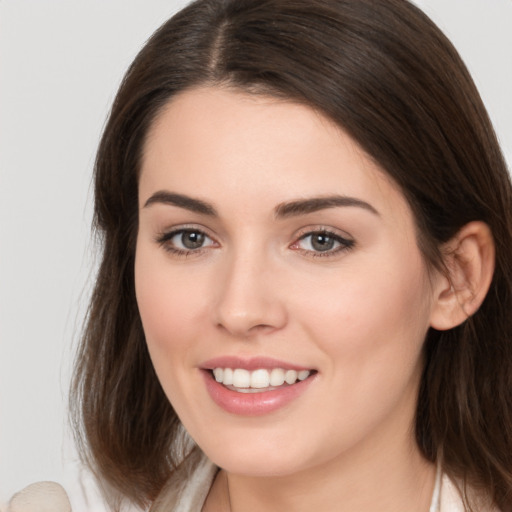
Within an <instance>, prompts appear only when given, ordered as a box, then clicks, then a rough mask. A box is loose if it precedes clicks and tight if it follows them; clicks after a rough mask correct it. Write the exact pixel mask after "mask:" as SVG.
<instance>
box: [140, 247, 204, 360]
mask: <svg viewBox="0 0 512 512" xmlns="http://www.w3.org/2000/svg"><path fill="white" fill-rule="evenodd" d="M198 282H200V281H199V280H194V279H191V278H190V277H188V276H187V275H186V273H185V272H180V271H179V269H178V270H177V269H176V268H172V267H171V266H170V265H169V263H168V261H167V258H166V255H165V254H159V252H157V251H154V249H153V250H151V248H147V247H145V246H144V245H143V244H139V245H138V247H137V253H136V258H135V292H136V297H137V304H138V308H139V313H140V316H141V320H142V325H143V328H144V333H145V336H146V341H147V344H148V348H149V350H150V353H151V355H152V357H153V360H154V362H156V363H158V360H159V359H156V358H155V357H154V356H155V355H166V356H167V357H168V356H173V357H174V356H175V355H179V353H180V348H183V347H182V345H183V346H185V342H184V340H187V339H188V338H189V336H188V332H189V331H190V330H191V328H192V326H194V325H197V318H198V316H199V315H200V314H201V313H200V310H201V308H202V305H201V304H200V300H201V297H203V296H204V294H203V293H201V290H198V289H197V283H198ZM155 366H157V364H155Z"/></svg>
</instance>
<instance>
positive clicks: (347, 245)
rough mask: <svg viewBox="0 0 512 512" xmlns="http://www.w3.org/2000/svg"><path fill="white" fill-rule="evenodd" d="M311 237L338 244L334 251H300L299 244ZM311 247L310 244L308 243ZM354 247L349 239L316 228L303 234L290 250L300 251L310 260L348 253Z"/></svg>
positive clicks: (353, 242)
mask: <svg viewBox="0 0 512 512" xmlns="http://www.w3.org/2000/svg"><path fill="white" fill-rule="evenodd" d="M313 236H322V237H325V238H328V239H330V240H332V241H333V243H335V244H338V246H337V247H335V248H334V249H327V250H325V251H315V250H310V249H302V248H301V247H299V243H300V242H302V241H303V240H306V239H307V238H310V237H313ZM310 245H311V242H310ZM354 247H355V241H354V240H351V239H349V238H345V237H343V236H341V235H339V234H338V233H334V232H333V231H331V230H329V229H326V228H317V229H313V230H309V231H307V232H306V233H303V234H302V235H301V236H300V237H299V238H298V239H297V241H296V242H294V243H293V244H292V245H291V246H290V248H291V249H294V250H296V251H300V252H302V253H304V254H305V255H307V256H310V257H312V258H329V257H334V256H337V255H339V254H340V253H342V252H345V251H349V250H351V249H353V248H354Z"/></svg>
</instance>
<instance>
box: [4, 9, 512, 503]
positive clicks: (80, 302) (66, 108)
mask: <svg viewBox="0 0 512 512" xmlns="http://www.w3.org/2000/svg"><path fill="white" fill-rule="evenodd" d="M185 3H186V0H167V1H166V0H108V1H106V0H82V1H78V0H0V504H1V503H2V500H3V501H5V500H6V499H7V497H8V496H10V495H11V494H12V493H14V492H15V491H16V490H19V489H20V488H22V487H24V486H25V485H27V484H28V483H30V482H33V481H36V480H56V481H59V482H60V483H62V484H64V485H65V486H66V487H67V489H68V491H69V492H70V494H71V496H72V500H73V502H74V507H75V510H76V511H79V510H87V509H88V510H99V509H98V508H97V507H98V506H97V505H96V504H94V497H93V498H92V500H93V501H91V502H90V504H89V505H86V504H85V503H86V502H85V500H84V498H83V492H82V487H81V484H80V481H81V479H80V478H79V476H80V475H79V470H78V465H77V463H76V456H75V454H74V451H73V447H72V441H71V438H70V435H69V430H68V427H67V424H66V395H67V386H68V382H69V379H70V374H71V359H72V353H73V350H74V346H75V343H76V339H77V333H78V332H79V329H80V323H81V320H82V318H83V316H84V312H85V307H86V303H87V297H88V293H89V289H90V283H91V268H93V266H94V244H93V243H92V242H91V241H90V233H89V225H90V218H91V190H90V177H91V169H92V165H93V159H94V154H95V148H96V145H97V143H98V139H99V136H100V133H101V130H102V126H103V123H104V120H105V117H106V114H107V112H108V109H109V106H110V103H111V101H112V99H113V96H114V94H115V91H116V88H117V86H118V84H119V82H120V79H121V77H122V75H123V72H124V70H125V69H126V67H127V66H128V64H129V63H130V62H131V60H132V59H133V57H134V56H135V54H136V52H137V51H138V49H139V48H140V47H141V45H142V44H143V42H144V41H145V40H146V39H147V38H148V37H149V35H150V34H151V33H152V32H153V31H154V30H155V29H156V28H157V27H158V26H159V25H160V24H161V23H162V22H163V21H164V20H165V19H167V18H168V17H169V16H170V15H171V14H172V13H173V12H175V11H176V10H177V9H178V8H179V7H181V6H182V5H184V4H185ZM417 3H418V5H420V7H422V8H424V10H425V11H426V12H427V13H428V14H429V15H430V16H431V17H432V18H433V19H434V20H435V21H436V22H437V23H438V24H439V25H440V27H441V28H442V29H443V30H444V31H445V32H446V33H447V35H448V36H449V37H450V38H451V39H452V41H453V42H454V43H455V46H456V47H457V48H458V49H459V51H460V52H461V54H462V56H463V58H464V59H465V61H466V63H467V65H468V67H469V68H470V71H471V72H472V73H473V76H474V78H475V80H476V83H477V85H478V87H479V88H480V91H481V94H482V96H483V99H484V101H485V103H486V105H487V107H488V110H489V112H490V115H491V118H492V119H493V122H494V123H495V128H496V130H497V132H498V135H499V137H500V140H501V142H502V146H503V149H504V151H505V153H506V155H507V159H508V162H509V165H510V163H511V162H512V94H511V91H512V31H511V30H510V27H511V26H512V0H422V1H418V2H417ZM85 486H86V487H88V486H89V484H88V483H87V481H85Z"/></svg>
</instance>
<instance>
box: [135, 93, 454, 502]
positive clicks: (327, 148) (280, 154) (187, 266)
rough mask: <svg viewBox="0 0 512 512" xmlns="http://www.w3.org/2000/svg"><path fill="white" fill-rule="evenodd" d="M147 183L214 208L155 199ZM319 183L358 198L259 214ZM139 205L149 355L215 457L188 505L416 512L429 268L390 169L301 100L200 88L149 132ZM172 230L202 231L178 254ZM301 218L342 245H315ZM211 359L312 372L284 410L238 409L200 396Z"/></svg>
mask: <svg viewBox="0 0 512 512" xmlns="http://www.w3.org/2000/svg"><path fill="white" fill-rule="evenodd" d="M162 191H166V192H172V193H174V194H180V195H184V196H187V197H191V198H194V199H199V200H201V201H203V202H204V203H207V204H208V205H209V206H210V207H211V209H214V210H215V215H212V214H211V213H212V212H206V211H205V212H199V211H191V210H190V209H189V208H188V207H187V206H186V205H183V204H181V205H176V204H169V203H168V202H165V201H161V200H160V199H159V197H161V196H158V195H157V196H155V194H157V193H159V192H162ZM333 195H337V196H342V197H351V198H354V199H356V200H357V201H356V202H355V203H354V204H352V205H348V206H347V205H346V206H333V207H325V208H321V209H320V210H318V211H314V212H309V213H308V212H304V211H298V212H295V214H294V215H285V216H279V215H276V209H277V210H278V211H282V205H283V204H288V203H290V202H293V201H297V200H304V199H310V198H318V197H320V198H322V197H327V196H329V197H330V196H333ZM150 198H153V199H150ZM148 201H149V202H148ZM358 202H359V203H358ZM363 202H364V205H363ZM139 204H140V221H139V233H138V240H137V249H136V263H135V280H136V293H137V301H138V305H139V310H140V314H141V318H142V322H143V326H144V331H145V334H146V339H147V344H148V348H149V352H150V355H151V358H152V361H153V364H154V366H155V370H156V372H157V375H158V377H159V379H160V381H161V383H162V386H163V389H164V391H165V393H166V395H167V397H168V398H169V400H170V401H171V403H172V404H173V406H174V408H175V410H176V412H177V413H178V415H179V417H180V419H181V420H182V422H183V424H184V425H185V427H186V428H187V430H188V431H189V433H190V434H191V436H192V437H193V438H194V439H195V440H196V442H197V443H198V444H199V446H200V447H201V448H202V449H203V451H204V452H205V453H206V454H207V455H208V457H209V458H210V459H211V460H212V461H213V462H215V463H216V464H217V465H218V466H219V467H221V468H222V471H220V472H219V474H218V477H217V479H216V481H215V483H214V485H213V487H212V490H211V492H210V495H209V497H208V500H207V502H206V504H205V507H204V510H205V511H208V510H217V511H218V510H229V509H230V508H231V509H232V510H233V511H235V512H236V511H241V510H243V511H244V512H251V511H253V510H254V511H256V510H259V511H261V510H267V511H273V510H279V511H280V512H281V511H282V510H293V511H296V512H300V511H306V510H308V511H310V510H314V509H317V510H322V511H325V512H329V511H331V510H332V511H335V510H336V511H339V510H350V511H351V512H357V511H369V510H379V511H380V512H386V511H390V512H391V511H393V512H400V511H403V512H406V511H410V510H417V511H427V510H428V507H429V504H430V499H431V494H432V489H433V481H434V474H435V468H434V467H433V466H432V465H431V464H430V463H428V462H427V461H425V460H424V459H423V458H422V456H421V454H420V453H419V450H418V448H417V445H416V443H415V441H414V434H413V424H414V413H415V407H416V397H417V392H418V384H419V380H420V376H421V370H422V358H421V349H422V345H423V341H424V338H425V334H426V332H427V330H428V328H429V326H430V325H431V320H432V317H433V316H434V315H435V314H436V311H437V309H436V308H437V307H438V297H439V295H440V288H442V287H446V280H445V279H442V278H441V276H438V275H436V274H432V273H431V274H429V273H428V272H427V267H426V264H425V262H424V260H423V258H422V255H421V253H420V251H419V249H418V246H417V243H416V229H415V225H414V219H413V217H412V214H411V210H410V208H409V206H408V205H407V203H406V201H405V199H404V196H403V195H402V193H401V192H400V191H399V190H398V188H397V187H396V186H395V184H394V183H392V182H391V180H390V178H388V177H387V176H386V175H385V174H384V173H383V172H382V170H381V169H379V168H378V167H377V166H376V165H375V164H374V163H373V162H372V161H371V159H370V158H368V157H367V156H366V155H365V154H364V152H363V151H362V150H361V149H360V148H359V147H358V145H357V144H356V143H355V142H354V141H353V140H352V139H351V138H350V137H349V136H348V135H347V134H345V133H344V132H343V131H342V130H341V129H340V128H339V127H337V126H336V125H334V124H333V123H331V122H330V121H329V120H328V119H326V118H325V117H323V116H322V115H320V114H319V113H316V112H314V111H313V110H311V109H310V108H308V107H306V106H302V105H298V104H295V103H291V102H285V101H282V100H277V99H274V98H269V97H264V96H256V95H249V94H246V93H243V92H237V91H234V90H228V89H221V88H199V89H193V90H189V91H186V92H184V93H181V94H180V95H179V96H177V97H175V98H174V99H173V100H172V101H171V102H170V103H169V104H168V105H167V107H166V108H165V109H164V110H163V112H162V113H161V114H160V116H159V117H158V119H157V120H156V121H155V123H154V125H153V127H152V129H151V130H150V133H149V136H148V139H147V142H146V146H145V151H144V158H143V161H142V171H141V177H140V184H139ZM365 205H366V206H365ZM280 208H281V210H280ZM185 227H186V228H187V229H191V230H194V231H195V232H200V233H205V234H206V235H207V236H206V237H205V239H204V240H205V242H204V244H203V246H201V247H200V248H199V249H194V250H186V252H185V253H184V254H178V253H176V250H177V249H178V250H179V249H180V244H181V243H182V238H181V235H180V233H179V232H178V234H174V235H173V233H176V232H177V230H179V229H183V228H185ZM318 231H327V232H331V233H333V234H334V236H336V237H342V238H343V239H346V240H349V241H350V243H349V245H350V247H345V246H344V245H343V244H342V243H340V242H336V243H334V244H333V248H332V250H328V251H324V252H321V251H318V250H315V249H314V246H312V244H311V240H312V239H311V237H310V236H309V234H310V233H311V232H318ZM169 233H171V235H169ZM165 236H167V238H166V240H165V242H162V238H164V237H165ZM330 236H333V235H330ZM226 355H229V356H242V357H256V356H266V357H272V358H276V359H279V360H284V361H287V362H289V363H290V364H296V365H300V366H302V367H306V368H311V369H315V370H316V371H317V373H316V375H314V379H313V380H312V381H311V383H310V385H309V386H308V387H307V390H306V391H305V392H304V393H303V394H301V395H300V396H299V397H298V398H296V399H295V400H293V401H292V402H291V403H289V404H287V405H286V406H285V407H283V408H281V409H279V410H277V411H274V412H272V413H270V414H264V415H259V416H252V417H247V416H240V415H235V414H231V413H228V412H226V411H225V410H223V409H222V408H220V407H219V406H218V405H216V404H215V403H214V402H213V401H212V399H211V397H210V395H209V394H208V392H207V390H206V387H205V383H204V378H203V375H202V372H201V370H200V367H201V364H202V363H203V362H204V361H206V360H208V359H210V358H213V357H219V356H226ZM228 490H229V497H228ZM341 504H342V505H343V508H341Z"/></svg>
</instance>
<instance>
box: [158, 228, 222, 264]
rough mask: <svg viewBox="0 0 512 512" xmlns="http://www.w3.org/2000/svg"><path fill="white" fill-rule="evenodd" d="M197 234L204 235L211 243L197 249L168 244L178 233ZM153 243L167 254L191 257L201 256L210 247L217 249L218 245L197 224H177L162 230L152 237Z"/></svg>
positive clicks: (214, 239)
mask: <svg viewBox="0 0 512 512" xmlns="http://www.w3.org/2000/svg"><path fill="white" fill-rule="evenodd" d="M187 231H188V232H197V233H201V234H203V235H205V237H207V238H208V239H210V240H211V241H212V242H213V243H212V244H208V245H206V246H203V247H199V248H197V249H182V248H180V247H176V246H174V245H172V244H170V241H171V240H172V239H173V238H174V237H175V236H177V235H179V234H180V233H184V232H187ZM154 240H155V242H156V243H157V244H158V245H160V246H161V247H163V248H164V250H166V251H167V252H169V253H171V254H173V255H176V256H192V255H199V254H202V253H203V252H204V251H207V250H209V249H210V248H212V247H219V246H220V244H219V242H218V241H217V240H216V237H215V236H214V235H212V234H211V232H210V230H209V229H208V228H206V227H205V226H202V225H199V224H178V225H176V226H172V227H169V228H166V229H163V230H161V231H159V232H157V233H156V235H155V237H154Z"/></svg>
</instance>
